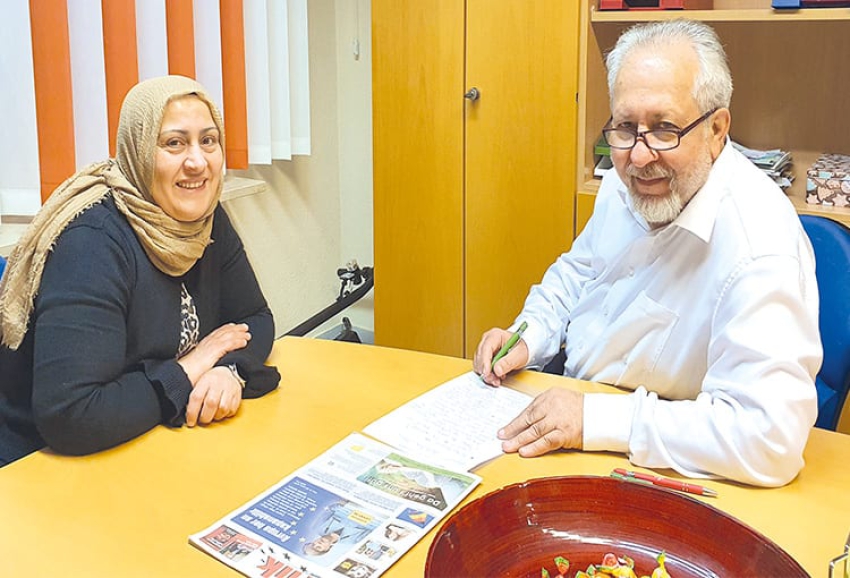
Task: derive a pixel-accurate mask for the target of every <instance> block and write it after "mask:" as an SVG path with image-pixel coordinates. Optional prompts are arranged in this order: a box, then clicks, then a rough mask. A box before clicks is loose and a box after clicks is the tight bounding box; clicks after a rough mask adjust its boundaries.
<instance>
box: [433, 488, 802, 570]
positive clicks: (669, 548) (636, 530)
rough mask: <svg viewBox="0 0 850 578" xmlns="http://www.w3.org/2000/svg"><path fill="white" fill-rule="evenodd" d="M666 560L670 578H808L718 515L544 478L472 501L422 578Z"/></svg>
mask: <svg viewBox="0 0 850 578" xmlns="http://www.w3.org/2000/svg"><path fill="white" fill-rule="evenodd" d="M662 550H663V551H664V552H665V553H666V558H667V562H666V568H667V571H668V572H669V573H670V575H671V576H672V578H696V577H699V578H702V577H708V576H719V577H731V576H734V577H736V578H744V577H750V576H759V577H768V576H770V577H783V578H796V577H798V576H800V577H802V576H808V574H807V573H806V571H805V570H803V568H802V567H801V566H800V565H799V564H798V563H797V562H796V561H795V560H794V559H793V558H791V556H789V555H788V554H787V553H786V552H785V551H784V550H782V549H781V548H780V547H779V546H777V545H776V544H775V543H773V542H772V541H770V540H769V539H768V538H766V537H764V536H762V535H761V534H759V533H758V532H756V531H755V530H753V529H752V528H750V527H749V526H746V525H744V524H742V523H741V522H739V521H738V520H736V519H735V518H733V517H731V516H729V515H728V514H725V513H724V512H721V511H720V510H718V509H716V508H714V507H712V506H709V505H707V504H704V503H702V502H700V501H699V500H696V499H694V498H691V497H689V496H685V495H681V494H677V493H675V492H672V491H668V490H664V489H660V488H655V487H651V486H644V485H640V484H636V483H630V482H624V481H621V480H616V479H613V478H604V477H595V476H576V477H558V478H541V479H536V480H530V481H527V482H523V483H520V484H514V485H511V486H507V487H505V488H502V489H501V490H497V491H494V492H491V493H490V494H487V495H486V496H483V497H481V498H478V499H477V500H475V501H473V502H470V503H469V504H467V505H466V506H464V507H463V508H461V509H460V510H458V511H457V512H455V513H454V514H453V515H452V516H450V517H449V518H448V519H447V520H446V521H445V523H444V524H443V525H442V527H441V528H440V530H439V531H438V533H437V536H436V537H435V538H434V541H433V542H432V544H431V548H430V550H429V551H428V559H427V561H426V563H425V576H426V578H461V577H464V578H465V577H478V576H482V577H483V576H488V577H489V576H499V577H500V578H502V577H509V576H529V577H531V576H533V577H535V578H538V577H539V576H540V575H541V572H540V569H541V568H546V569H547V570H548V571H549V572H550V573H551V574H552V576H555V575H557V571H556V568H555V563H554V558H555V557H556V556H564V557H565V558H567V559H568V560H569V561H570V570H569V572H568V576H570V577H572V576H574V575H575V572H576V571H577V570H586V569H587V566H588V565H589V564H597V565H598V564H600V563H601V561H602V556H603V555H604V554H605V553H606V552H613V553H614V554H617V555H618V556H623V555H625V556H629V557H631V558H632V559H634V561H635V572H636V574H637V575H638V576H648V575H650V574H651V573H652V570H653V569H654V568H655V567H656V565H657V564H656V556H657V555H658V553H659V552H661V551H662Z"/></svg>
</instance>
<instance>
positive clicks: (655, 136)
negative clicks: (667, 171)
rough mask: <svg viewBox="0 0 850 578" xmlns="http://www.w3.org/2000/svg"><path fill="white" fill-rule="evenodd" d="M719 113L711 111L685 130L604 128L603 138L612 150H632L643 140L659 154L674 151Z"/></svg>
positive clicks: (714, 110)
mask: <svg viewBox="0 0 850 578" xmlns="http://www.w3.org/2000/svg"><path fill="white" fill-rule="evenodd" d="M715 112H717V109H716V108H713V109H711V110H710V111H708V112H707V113H705V114H704V115H702V116H701V117H699V118H698V119H696V120H695V121H694V122H692V123H691V124H689V125H688V126H686V127H685V128H652V129H649V130H644V131H637V130H635V129H633V128H625V127H622V128H604V129H602V136H603V137H604V138H605V142H607V143H608V145H609V146H610V147H611V148H614V149H621V150H630V149H632V148H634V146H635V145H636V144H637V141H638V139H643V142H644V144H646V146H647V147H649V148H651V149H652V150H654V151H657V152H664V151H669V150H673V149H674V148H676V147H677V146H679V143H680V142H681V140H682V137H683V136H685V135H686V134H688V133H689V132H691V131H692V130H693V129H694V128H696V127H697V126H698V125H699V123H701V122H702V121H704V120H705V119H707V118H708V117H710V116H711V115H712V114H714V113H715Z"/></svg>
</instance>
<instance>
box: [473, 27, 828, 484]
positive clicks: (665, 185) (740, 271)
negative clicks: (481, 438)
mask: <svg viewBox="0 0 850 578" xmlns="http://www.w3.org/2000/svg"><path fill="white" fill-rule="evenodd" d="M607 66H608V88H609V93H610V98H611V112H612V118H611V122H610V125H609V127H607V128H606V129H605V130H604V131H603V132H604V135H605V138H606V140H607V142H608V144H609V145H610V146H611V156H612V160H613V163H614V167H615V169H616V172H614V171H609V173H608V174H607V175H606V177H605V178H604V179H603V181H602V185H601V187H600V190H599V195H598V197H597V201H596V207H595V210H594V214H593V217H592V218H591V220H590V222H589V223H588V225H587V227H586V229H585V230H584V232H583V233H582V234H581V235H580V236H579V237H578V238H577V239H576V241H575V244H574V245H573V248H572V249H571V250H570V251H569V252H568V253H565V254H563V255H562V256H561V257H560V258H559V259H558V260H557V261H556V262H555V263H554V264H553V265H552V266H551V267H549V269H548V270H547V271H546V273H545V275H544V277H543V280H542V282H541V283H540V284H539V285H536V286H534V287H533V288H532V289H531V292H530V294H529V296H528V297H527V299H526V302H525V306H524V307H523V310H522V312H521V313H520V314H519V316H518V317H517V319H516V322H515V324H514V325H513V326H512V327H511V330H512V331H513V330H515V329H516V327H518V326H519V325H520V322H522V321H525V322H527V324H528V328H527V330H526V331H525V332H524V333H523V338H522V339H521V340H520V341H519V342H518V344H517V346H516V347H514V349H513V350H511V352H510V353H509V354H508V355H506V356H505V357H503V358H502V359H500V360H499V361H497V363H495V364H494V365H493V366H492V367H491V363H492V359H493V357H494V354H495V352H496V351H497V350H499V349H500V348H501V346H502V345H503V344H504V343H505V342H506V341H507V340H508V338H509V337H510V336H511V331H504V330H501V329H492V330H490V331H488V332H487V333H485V334H484V336H483V338H482V340H481V343H480V344H479V346H478V350H477V351H476V354H475V360H474V367H475V371H476V372H478V373H479V374H481V376H482V377H483V379H484V380H485V381H486V382H488V383H490V384H492V385H499V384H500V383H501V380H502V378H504V376H505V375H506V374H507V373H508V372H510V371H512V370H515V369H520V368H524V367H531V368H539V367H542V366H543V365H545V364H546V363H547V362H548V361H549V360H550V359H551V358H552V357H553V356H554V355H555V354H556V353H557V352H558V351H559V349H560V348H561V347H562V346H563V347H564V348H565V352H566V357H567V360H566V364H565V367H564V373H565V375H569V376H573V377H578V378H581V379H587V380H592V381H599V382H604V383H610V384H614V385H617V386H621V387H623V388H626V389H628V390H632V392H631V393H629V394H628V395H617V394H587V395H582V394H580V393H578V392H575V391H572V390H569V389H565V388H554V389H551V390H549V391H546V392H544V393H542V394H540V395H539V396H538V397H537V398H535V399H534V401H533V402H532V403H531V404H530V405H529V406H528V408H527V409H525V410H524V411H523V412H522V413H521V414H520V415H519V416H518V417H517V418H516V419H514V420H513V421H512V422H511V423H510V424H507V425H506V426H505V427H504V428H503V429H502V430H501V431H500V432H499V436H500V438H501V439H502V440H504V441H503V449H504V450H505V451H507V452H515V451H518V452H519V453H520V455H522V456H527V457H531V456H537V455H540V454H543V453H546V452H548V451H552V450H556V449H560V448H566V449H584V450H609V451H617V452H623V453H626V454H628V456H629V458H630V459H631V461H632V462H633V463H635V464H637V465H640V466H644V467H650V468H674V469H675V470H677V471H678V472H680V473H682V474H684V475H686V476H690V477H713V476H721V477H726V478H730V479H734V480H738V481H741V482H745V483H749V484H755V485H763V486H779V485H783V484H786V483H788V482H789V481H790V480H792V479H793V478H794V477H795V476H796V475H797V473H798V472H799V471H800V469H801V468H802V467H803V458H802V453H803V448H804V446H805V444H806V440H807V437H808V433H809V430H810V428H811V427H812V425H813V424H814V421H815V417H816V414H817V403H816V394H815V387H814V376H815V374H816V373H817V371H818V369H819V367H820V363H821V358H822V350H821V345H820V336H819V334H818V295H817V286H816V281H815V274H814V256H813V253H812V249H811V246H810V244H809V241H808V238H807V237H806V235H805V234H804V232H803V229H802V227H801V225H800V222H799V220H798V217H797V215H796V213H795V211H794V208H793V206H792V205H791V203H790V202H789V201H788V199H787V198H786V197H785V195H784V194H783V193H782V191H781V190H780V189H779V188H778V187H777V186H776V185H775V184H774V183H773V182H772V181H770V179H769V178H768V177H766V176H765V175H763V174H762V173H761V172H760V171H759V170H758V169H757V168H756V167H755V166H754V165H752V163H751V162H750V161H749V160H747V159H746V158H744V157H743V156H742V155H741V154H739V153H738V152H737V151H735V149H734V148H733V147H732V146H731V144H730V142H729V139H728V134H729V127H730V123H731V116H730V113H729V108H728V107H729V102H730V99H731V96H732V79H731V75H730V73H729V68H728V65H727V63H726V55H725V52H724V51H723V48H722V46H721V44H720V42H719V40H718V38H717V36H716V34H715V33H714V31H713V30H712V29H711V28H709V27H708V26H706V25H704V24H702V23H698V22H691V21H687V20H674V21H667V22H656V23H650V24H645V25H638V26H636V27H633V28H631V29H629V30H628V31H626V32H625V33H624V34H623V35H622V36H621V37H620V39H619V40H618V42H617V45H616V46H615V48H614V50H613V51H612V52H611V53H610V54H609V55H608V58H607ZM531 242H533V239H532V240H531Z"/></svg>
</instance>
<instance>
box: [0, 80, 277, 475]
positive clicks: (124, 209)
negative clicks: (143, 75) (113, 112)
mask: <svg viewBox="0 0 850 578" xmlns="http://www.w3.org/2000/svg"><path fill="white" fill-rule="evenodd" d="M116 144H117V146H116V156H115V159H110V160H108V161H106V162H102V163H96V164H93V165H90V166H88V167H86V168H85V169H83V170H81V171H80V172H78V173H77V174H75V175H74V176H72V177H71V178H70V179H68V180H67V181H65V182H64V183H63V184H62V185H60V186H59V187H58V188H57V189H56V190H55V191H54V193H53V194H52V195H51V197H50V198H49V199H48V201H47V202H46V203H45V205H44V206H43V207H42V209H41V211H40V212H39V213H38V215H36V217H35V218H34V220H33V222H32V224H31V225H30V227H29V228H28V230H27V232H26V234H25V235H24V237H23V238H22V239H21V240H20V242H19V243H18V245H17V246H16V247H15V250H14V251H13V252H12V254H11V255H10V258H9V263H8V265H7V269H6V272H5V274H4V275H3V278H2V281H0V466H2V465H4V464H5V463H8V462H11V461H13V460H15V459H18V458H19V457H21V456H23V455H26V454H28V453H30V452H32V451H34V450H37V449H39V448H42V447H44V446H45V445H46V446H49V447H51V448H52V449H54V450H55V451H58V452H61V453H68V454H86V453H91V452H96V451H99V450H102V449H105V448H108V447H111V446H115V445H117V444H120V443H123V442H125V441H127V440H129V439H132V438H134V437H136V436H138V435H140V434H142V433H144V432H146V431H148V430H150V429H151V428H153V427H154V426H156V425H157V424H167V425H171V426H180V425H182V424H184V423H185V424H187V425H189V426H194V425H196V424H208V423H211V422H213V421H218V420H223V419H226V418H228V417H230V416H232V415H234V414H235V413H236V411H237V410H238V408H239V405H240V403H241V400H242V399H243V398H249V397H258V396H261V395H263V394H265V393H267V392H269V391H271V390H272V389H274V388H275V387H276V386H277V383H278V381H279V379H280V376H279V374H278V372H277V370H276V369H275V368H273V367H268V366H266V365H264V361H265V359H266V358H267V357H268V354H269V352H270V351H271V345H272V341H273V338H274V320H273V319H272V314H271V311H270V310H269V308H268V305H267V304H266V301H265V298H264V297H263V295H262V292H261V291H260V287H259V285H258V283H257V280H256V277H255V275H254V272H253V270H252V269H251V265H250V264H249V262H248V259H247V257H246V255H245V251H244V248H243V246H242V243H241V241H240V239H239V236H238V235H237V233H236V231H235V230H234V229H233V226H232V225H231V223H230V221H229V219H228V218H227V215H226V213H225V212H224V210H223V209H222V208H221V206H220V205H219V203H218V200H219V197H220V196H221V190H222V180H223V172H222V170H223V164H224V152H223V151H224V129H223V126H222V121H221V116H220V114H219V112H218V110H217V108H216V107H215V105H214V104H213V102H212V101H211V100H210V98H209V96H208V95H207V93H206V91H205V90H204V89H203V87H202V86H201V85H199V84H198V83H197V82H195V81H193V80H191V79H188V78H184V77H179V76H168V77H162V78H156V79H151V80H147V81H144V82H141V83H139V84H138V85H136V86H135V87H134V88H133V89H132V90H131V91H130V92H129V93H128V94H127V97H126V98H125V100H124V103H123V105H122V108H121V116H120V120H119V126H118V138H117V143H116Z"/></svg>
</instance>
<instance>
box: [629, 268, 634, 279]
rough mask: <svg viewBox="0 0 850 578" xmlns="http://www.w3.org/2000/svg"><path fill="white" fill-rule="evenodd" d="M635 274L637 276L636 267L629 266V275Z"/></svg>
mask: <svg viewBox="0 0 850 578" xmlns="http://www.w3.org/2000/svg"><path fill="white" fill-rule="evenodd" d="M634 276H635V268H634V267H629V277H634Z"/></svg>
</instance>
